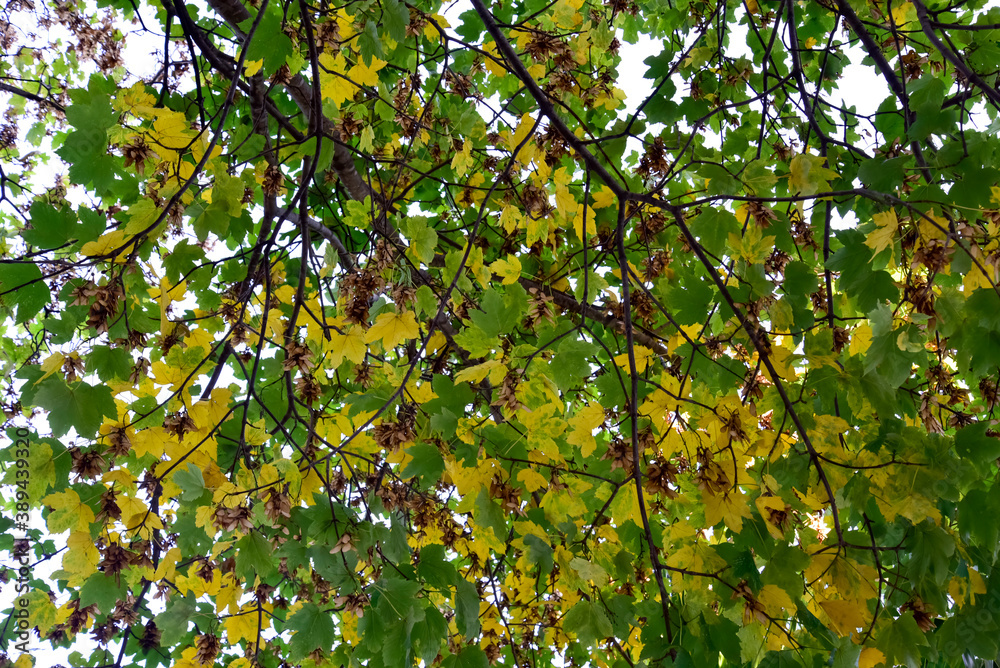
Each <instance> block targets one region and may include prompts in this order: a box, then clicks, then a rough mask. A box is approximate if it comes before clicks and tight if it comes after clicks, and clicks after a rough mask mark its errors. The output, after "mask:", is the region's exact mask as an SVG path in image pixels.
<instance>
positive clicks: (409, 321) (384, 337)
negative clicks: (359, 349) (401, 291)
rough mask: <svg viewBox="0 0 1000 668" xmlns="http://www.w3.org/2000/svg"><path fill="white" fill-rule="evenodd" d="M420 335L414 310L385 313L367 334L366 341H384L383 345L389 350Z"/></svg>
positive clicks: (376, 320) (377, 319)
mask: <svg viewBox="0 0 1000 668" xmlns="http://www.w3.org/2000/svg"><path fill="white" fill-rule="evenodd" d="M419 335H420V327H418V326H417V317H416V314H414V312H413V311H406V312H404V313H383V314H382V315H380V316H379V317H378V318H376V319H375V324H373V325H372V326H371V328H369V330H368V332H367V333H366V334H365V343H374V342H375V341H382V347H383V348H385V349H386V350H388V349H390V348H395V347H396V346H398V345H399V344H400V343H402V342H403V341H407V340H409V339H415V338H417V336H419Z"/></svg>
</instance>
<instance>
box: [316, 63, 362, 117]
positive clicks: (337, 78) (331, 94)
mask: <svg viewBox="0 0 1000 668" xmlns="http://www.w3.org/2000/svg"><path fill="white" fill-rule="evenodd" d="M319 64H320V65H322V67H323V69H324V70H326V71H321V72H320V74H319V82H320V92H321V93H322V95H323V98H324V99H327V100H333V104H334V106H336V107H337V108H339V107H340V106H341V105H343V104H344V102H346V101H347V100H348V99H350V98H352V97H354V93H355V92H356V91H357V90H358V87H357V86H355V85H354V84H353V83H351V82H350V81H348V80H347V78H346V77H345V76H344V72H346V71H347V60H346V59H345V58H344V54H343V53H338V54H337V55H336V57H333V56H331V55H330V54H328V53H321V54H320V56H319Z"/></svg>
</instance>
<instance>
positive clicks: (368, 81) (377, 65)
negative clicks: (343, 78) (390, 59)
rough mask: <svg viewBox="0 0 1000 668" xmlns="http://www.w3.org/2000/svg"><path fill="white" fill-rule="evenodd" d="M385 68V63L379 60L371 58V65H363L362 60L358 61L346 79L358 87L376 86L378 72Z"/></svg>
mask: <svg viewBox="0 0 1000 668" xmlns="http://www.w3.org/2000/svg"><path fill="white" fill-rule="evenodd" d="M385 66H386V61H384V60H379V59H378V58H376V57H374V56H372V62H371V65H365V63H364V60H359V61H358V63H357V65H355V66H354V67H352V68H351V69H350V71H349V72H348V73H347V78H348V79H350V80H351V81H353V82H355V83H356V84H358V85H359V86H369V87H373V88H374V87H377V86H378V71H379V70H381V69H382V68H383V67H385Z"/></svg>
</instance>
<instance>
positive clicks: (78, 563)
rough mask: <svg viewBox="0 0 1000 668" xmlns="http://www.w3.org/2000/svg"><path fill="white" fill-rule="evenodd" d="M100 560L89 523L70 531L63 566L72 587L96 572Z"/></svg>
mask: <svg viewBox="0 0 1000 668" xmlns="http://www.w3.org/2000/svg"><path fill="white" fill-rule="evenodd" d="M91 521H93V514H91ZM100 560H101V555H100V553H99V552H98V551H97V547H96V546H95V545H94V539H93V538H91V537H90V530H89V524H88V526H87V527H86V528H84V529H83V530H80V531H73V532H71V533H70V535H69V538H68V539H66V554H64V555H63V561H62V567H63V570H65V571H66V572H67V573H69V574H70V575H71V577H70V578H69V584H70V586H71V587H78V586H80V585H82V584H83V583H84V581H85V580H86V579H87V578H88V577H90V576H91V575H93V574H94V573H96V572H97V564H98V563H99V562H100ZM101 612H105V611H104V610H102V611H101Z"/></svg>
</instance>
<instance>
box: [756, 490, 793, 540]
mask: <svg viewBox="0 0 1000 668" xmlns="http://www.w3.org/2000/svg"><path fill="white" fill-rule="evenodd" d="M754 505H756V506H757V512H759V513H760V516H761V517H763V518H764V523H765V525H766V526H767V532H768V533H769V534H771V535H772V536H774V539H775V540H781V539H783V538H784V537H785V533H784V531H782V530H781V527H778V526H776V525H775V524H774V523H772V522H771V511H772V510H776V511H779V512H790V509H788V510H787V511H786V508H785V506H786V504H785V500H784V499H782V498H781V497H780V496H758V497H757V498H756V499H755V500H754Z"/></svg>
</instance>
